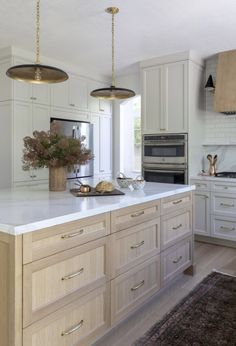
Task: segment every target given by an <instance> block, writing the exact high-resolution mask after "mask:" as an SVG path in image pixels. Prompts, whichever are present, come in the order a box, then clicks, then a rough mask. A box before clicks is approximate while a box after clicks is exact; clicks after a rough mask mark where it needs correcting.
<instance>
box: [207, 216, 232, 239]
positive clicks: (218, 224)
mask: <svg viewBox="0 0 236 346" xmlns="http://www.w3.org/2000/svg"><path fill="white" fill-rule="evenodd" d="M211 235H212V236H213V237H216V238H222V239H228V240H234V241H236V218H232V217H224V216H222V215H220V216H217V215H212V216H211Z"/></svg>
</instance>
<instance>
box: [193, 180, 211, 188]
mask: <svg viewBox="0 0 236 346" xmlns="http://www.w3.org/2000/svg"><path fill="white" fill-rule="evenodd" d="M191 185H195V186H196V190H202V191H208V190H210V181H204V180H198V179H196V180H194V179H191Z"/></svg>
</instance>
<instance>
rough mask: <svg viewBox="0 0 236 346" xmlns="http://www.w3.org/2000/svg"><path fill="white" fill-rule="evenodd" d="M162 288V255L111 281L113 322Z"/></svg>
mask: <svg viewBox="0 0 236 346" xmlns="http://www.w3.org/2000/svg"><path fill="white" fill-rule="evenodd" d="M159 289H160V256H159V255H157V256H154V257H152V258H151V259H149V260H147V261H145V262H144V263H142V264H141V265H139V266H136V267H135V268H133V269H131V270H129V271H128V272H126V273H125V274H122V275H120V276H118V277H117V278H116V279H114V280H112V281H111V323H112V324H114V323H116V322H118V321H119V320H121V319H122V318H124V317H126V316H127V315H129V314H130V313H131V312H132V311H133V310H135V309H136V308H137V307H138V306H139V305H140V304H142V303H143V302H144V301H145V300H146V299H147V298H148V297H150V296H151V295H152V294H154V293H155V292H157V291H158V290H159Z"/></svg>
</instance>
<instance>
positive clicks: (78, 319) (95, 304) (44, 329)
mask: <svg viewBox="0 0 236 346" xmlns="http://www.w3.org/2000/svg"><path fill="white" fill-rule="evenodd" d="M108 304H109V288H108V287H106V286H101V287H99V288H97V289H96V290H93V291H92V292H90V293H89V294H87V295H86V296H83V297H82V298H79V299H76V300H74V301H73V302H72V303H71V304H69V305H66V306H65V307H63V308H62V309H60V310H58V311H56V312H55V313H53V314H50V315H48V316H47V317H45V318H44V319H42V320H40V321H38V322H36V323H34V324H32V325H31V326H29V327H27V328H25V329H24V331H23V345H24V346H67V345H71V346H72V345H80V346H88V345H91V344H92V342H93V341H94V340H95V339H96V338H98V337H99V336H100V335H101V334H103V333H104V332H105V331H106V330H107V329H108V327H109V324H110V315H109V309H108V307H109V305H108ZM73 330H74V331H73Z"/></svg>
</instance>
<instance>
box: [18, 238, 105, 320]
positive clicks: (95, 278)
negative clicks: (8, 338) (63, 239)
mask: <svg viewBox="0 0 236 346" xmlns="http://www.w3.org/2000/svg"><path fill="white" fill-rule="evenodd" d="M107 243H108V239H107V237H105V238H101V239H98V240H95V241H93V242H90V243H87V244H85V245H81V246H79V247H77V248H73V249H70V250H67V251H64V252H61V253H60V254H56V255H53V256H50V257H48V258H45V259H41V260H39V261H35V262H32V263H29V264H26V265H24V267H23V287H24V290H23V292H24V294H23V324H24V326H27V325H29V324H30V323H32V322H34V321H36V320H38V319H40V318H42V317H44V316H46V315H47V314H48V313H51V312H53V311H54V310H56V309H58V308H59V307H61V306H63V305H65V304H67V303H68V302H69V301H70V300H71V299H73V297H74V295H75V294H76V295H78V292H80V294H81V295H83V294H85V293H87V292H89V291H91V290H92V289H94V288H95V287H98V286H100V285H101V284H104V283H105V282H106V280H108V279H109V275H108V267H107V265H106V264H107V263H109V262H108V261H106V260H105V258H106V252H107Z"/></svg>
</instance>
